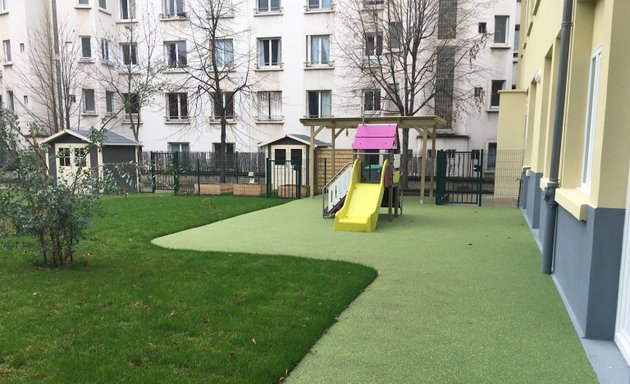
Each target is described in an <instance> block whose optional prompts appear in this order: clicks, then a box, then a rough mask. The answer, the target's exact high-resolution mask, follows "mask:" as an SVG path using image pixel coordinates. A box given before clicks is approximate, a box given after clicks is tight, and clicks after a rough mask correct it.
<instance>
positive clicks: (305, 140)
mask: <svg viewBox="0 0 630 384" xmlns="http://www.w3.org/2000/svg"><path fill="white" fill-rule="evenodd" d="M287 138H288V139H292V140H295V141H297V142H299V143H301V144H304V145H307V146H308V145H311V142H310V136H309V135H302V134H299V133H287V134H285V135H282V136H280V137H276V138H275V139H272V140H269V141H265V142H264V143H259V144H258V146H259V147H264V146H267V145H270V144H275V143H276V142H279V141H282V140H284V139H287ZM314 144H315V147H316V148H317V147H328V146H330V143H326V142H324V141H321V140H317V139H315V140H314Z"/></svg>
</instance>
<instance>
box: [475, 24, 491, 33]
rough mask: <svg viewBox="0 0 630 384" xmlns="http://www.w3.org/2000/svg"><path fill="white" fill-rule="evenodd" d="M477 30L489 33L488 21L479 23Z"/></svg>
mask: <svg viewBox="0 0 630 384" xmlns="http://www.w3.org/2000/svg"><path fill="white" fill-rule="evenodd" d="M477 32H479V33H488V27H487V24H486V23H479V26H478V27H477Z"/></svg>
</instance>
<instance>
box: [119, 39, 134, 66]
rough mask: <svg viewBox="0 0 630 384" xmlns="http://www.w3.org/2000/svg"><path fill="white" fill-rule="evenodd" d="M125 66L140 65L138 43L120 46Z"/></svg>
mask: <svg viewBox="0 0 630 384" xmlns="http://www.w3.org/2000/svg"><path fill="white" fill-rule="evenodd" d="M120 51H121V55H120V56H121V58H122V64H123V65H138V52H137V51H138V50H137V45H136V43H122V44H120Z"/></svg>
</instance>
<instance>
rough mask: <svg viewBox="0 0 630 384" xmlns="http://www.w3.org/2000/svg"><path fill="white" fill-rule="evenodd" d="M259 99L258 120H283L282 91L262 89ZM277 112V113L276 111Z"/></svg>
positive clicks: (258, 95)
mask: <svg viewBox="0 0 630 384" xmlns="http://www.w3.org/2000/svg"><path fill="white" fill-rule="evenodd" d="M257 99H258V120H262V121H281V120H282V119H283V118H284V116H283V115H282V91H260V92H258V94H257ZM274 112H275V113H274Z"/></svg>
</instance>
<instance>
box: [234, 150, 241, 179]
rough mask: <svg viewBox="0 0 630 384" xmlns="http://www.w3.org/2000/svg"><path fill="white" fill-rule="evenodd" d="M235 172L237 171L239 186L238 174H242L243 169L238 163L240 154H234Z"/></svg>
mask: <svg viewBox="0 0 630 384" xmlns="http://www.w3.org/2000/svg"><path fill="white" fill-rule="evenodd" d="M234 171H236V184H238V174H239V173H240V172H241V167H240V164H239V162H238V152H234Z"/></svg>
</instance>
